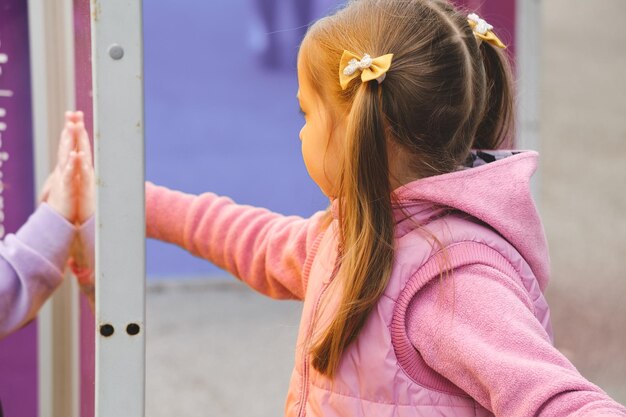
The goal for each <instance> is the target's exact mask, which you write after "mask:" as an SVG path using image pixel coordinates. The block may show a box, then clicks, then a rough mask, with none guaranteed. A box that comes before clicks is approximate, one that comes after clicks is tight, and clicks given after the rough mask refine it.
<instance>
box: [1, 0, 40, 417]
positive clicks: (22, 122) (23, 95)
mask: <svg viewBox="0 0 626 417" xmlns="http://www.w3.org/2000/svg"><path fill="white" fill-rule="evenodd" d="M0 11H1V12H0V71H1V72H0V172H2V177H1V178H0V181H1V183H2V187H0V199H1V202H2V204H0V212H1V213H0V224H1V225H2V227H1V228H0V229H3V233H1V234H2V237H4V234H5V233H12V232H15V231H16V230H17V229H19V227H20V226H21V225H22V224H23V223H24V222H25V221H26V219H28V216H29V215H30V214H31V213H32V211H33V209H34V198H33V195H34V184H33V144H32V115H31V91H30V59H29V47H28V11H27V8H26V0H0ZM0 231H1V230H0ZM0 401H2V405H3V408H4V414H5V415H6V416H35V415H37V406H38V404H37V326H36V324H35V323H34V322H33V323H31V324H29V325H27V326H26V327H24V328H23V329H21V330H19V331H17V332H16V333H14V334H13V335H11V336H9V337H7V338H5V339H3V340H2V341H1V342H0Z"/></svg>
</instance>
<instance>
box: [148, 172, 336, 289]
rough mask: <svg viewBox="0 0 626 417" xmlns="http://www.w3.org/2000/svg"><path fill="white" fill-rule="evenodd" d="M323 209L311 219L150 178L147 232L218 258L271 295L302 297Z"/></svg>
mask: <svg viewBox="0 0 626 417" xmlns="http://www.w3.org/2000/svg"><path fill="white" fill-rule="evenodd" d="M323 216H324V212H318V213H316V214H315V215H313V216H312V217H311V218H309V219H303V218H301V217H297V216H283V215H280V214H276V213H272V212H271V211H269V210H266V209H262V208H257V207H251V206H244V205H238V204H235V203H234V202H233V201H232V200H230V199H229V198H227V197H219V196H217V195H215V194H212V193H205V194H201V195H199V196H196V195H190V194H185V193H182V192H178V191H172V190H169V189H167V188H164V187H159V186H156V185H154V184H151V183H146V233H147V235H148V237H151V238H155V239H159V240H163V241H166V242H170V243H174V244H176V245H179V246H181V247H183V248H184V249H186V250H188V251H189V252H191V253H192V254H194V255H196V256H200V257H203V258H205V259H208V260H209V261H211V262H213V263H214V264H215V265H217V266H219V267H220V268H223V269H226V270H227V271H229V272H230V273H232V274H233V275H235V276H237V277H238V278H240V279H242V280H243V281H244V282H246V283H247V284H248V285H250V286H251V287H252V288H254V289H255V290H257V291H259V292H261V293H263V294H265V295H268V296H270V297H272V298H297V299H303V298H304V293H305V288H304V283H303V282H304V278H305V277H304V274H305V272H306V269H307V268H308V267H309V266H310V263H311V261H312V257H313V255H314V251H315V248H314V246H315V245H316V244H317V242H318V237H320V233H321V230H320V224H321V220H322V218H323Z"/></svg>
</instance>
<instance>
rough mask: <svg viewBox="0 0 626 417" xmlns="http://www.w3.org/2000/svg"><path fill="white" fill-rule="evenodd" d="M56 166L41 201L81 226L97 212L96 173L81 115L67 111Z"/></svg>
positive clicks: (45, 186)
mask: <svg viewBox="0 0 626 417" xmlns="http://www.w3.org/2000/svg"><path fill="white" fill-rule="evenodd" d="M65 121H66V123H65V128H64V129H63V131H62V132H61V140H60V142H59V148H58V152H57V164H56V166H55V168H54V170H53V171H52V173H51V174H50V176H49V177H48V179H47V180H46V183H45V185H44V188H43V191H42V196H41V199H42V201H46V202H47V203H48V204H49V205H50V206H51V207H52V208H53V209H54V210H55V211H57V212H58V213H59V214H61V215H62V216H63V217H65V218H66V219H67V220H68V221H69V222H71V223H75V224H82V223H84V222H85V220H87V219H88V218H89V217H90V216H92V215H93V212H94V204H95V203H94V187H95V186H94V172H93V165H92V157H91V146H90V144H89V137H88V135H87V131H86V130H85V125H84V122H83V113H82V112H66V113H65Z"/></svg>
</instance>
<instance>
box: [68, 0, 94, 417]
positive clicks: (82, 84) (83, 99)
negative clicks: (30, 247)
mask: <svg viewBox="0 0 626 417" xmlns="http://www.w3.org/2000/svg"><path fill="white" fill-rule="evenodd" d="M73 5H74V54H75V55H74V61H75V74H76V85H75V87H76V110H82V111H83V112H84V113H85V128H86V129H87V132H89V137H90V138H93V109H92V100H91V21H90V11H89V0H74V1H73ZM80 297H81V300H80V416H81V417H93V415H94V410H95V385H94V384H95V334H94V331H95V321H94V316H93V313H92V312H91V310H90V309H89V305H88V303H87V301H86V300H85V298H84V296H83V295H82V294H81V295H80Z"/></svg>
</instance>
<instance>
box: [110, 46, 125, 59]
mask: <svg viewBox="0 0 626 417" xmlns="http://www.w3.org/2000/svg"><path fill="white" fill-rule="evenodd" d="M109 56H110V57H111V58H113V59H114V60H116V61H119V60H120V59H122V58H123V57H124V48H122V47H121V46H120V45H118V44H116V43H114V44H113V45H111V46H109Z"/></svg>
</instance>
